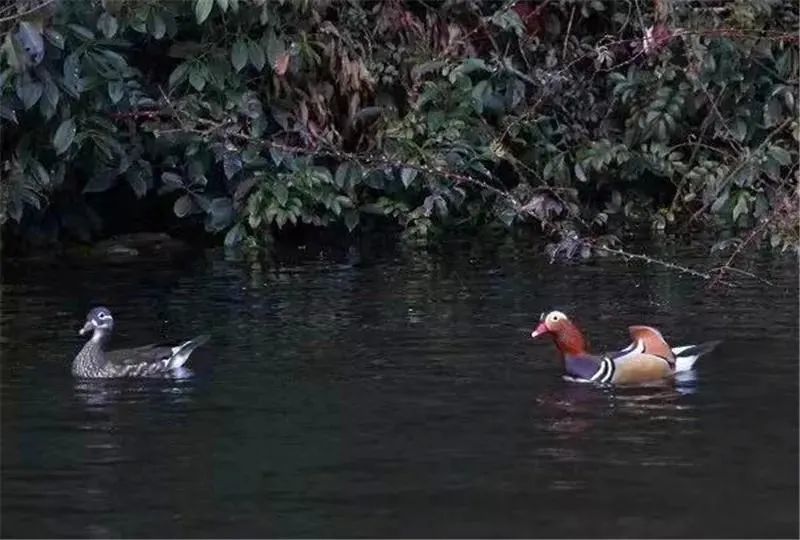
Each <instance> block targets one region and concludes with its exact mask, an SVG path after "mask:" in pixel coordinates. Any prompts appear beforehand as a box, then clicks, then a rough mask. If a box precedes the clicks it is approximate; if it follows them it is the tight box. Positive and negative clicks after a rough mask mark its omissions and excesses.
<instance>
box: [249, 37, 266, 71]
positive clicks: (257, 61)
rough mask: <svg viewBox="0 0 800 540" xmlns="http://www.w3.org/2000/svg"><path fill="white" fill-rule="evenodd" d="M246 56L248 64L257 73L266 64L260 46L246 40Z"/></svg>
mask: <svg viewBox="0 0 800 540" xmlns="http://www.w3.org/2000/svg"><path fill="white" fill-rule="evenodd" d="M247 56H248V58H249V59H250V64H251V65H252V66H253V67H254V68H256V69H257V70H258V71H261V70H262V69H264V65H265V64H266V62H267V59H266V57H265V56H264V49H262V48H261V45H259V44H258V43H256V42H255V41H252V40H248V42H247Z"/></svg>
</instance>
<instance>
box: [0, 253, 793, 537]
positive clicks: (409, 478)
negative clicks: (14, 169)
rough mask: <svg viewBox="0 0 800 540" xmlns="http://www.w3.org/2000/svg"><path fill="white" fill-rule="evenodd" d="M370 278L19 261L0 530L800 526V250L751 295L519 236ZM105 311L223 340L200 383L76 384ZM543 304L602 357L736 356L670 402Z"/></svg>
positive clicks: (718, 359)
mask: <svg viewBox="0 0 800 540" xmlns="http://www.w3.org/2000/svg"><path fill="white" fill-rule="evenodd" d="M665 250H666V251H665V253H667V255H669V256H674V257H676V258H677V260H679V261H680V262H683V263H685V264H705V263H706V262H707V261H706V260H705V257H706V253H707V251H706V248H705V247H702V246H701V247H692V248H681V249H677V250H675V251H669V249H668V248H665ZM354 261H356V259H355V258H353V257H347V256H344V255H339V254H336V253H325V252H317V251H314V250H308V251H306V252H303V251H299V252H296V253H291V254H289V255H287V256H283V257H282V258H281V260H280V261H278V262H277V263H276V264H275V265H266V266H261V267H259V266H258V265H252V264H250V263H247V262H243V261H231V260H226V259H225V258H224V257H223V255H222V254H221V253H219V252H216V251H210V252H207V253H205V254H201V255H200V256H197V257H196V258H193V259H191V260H189V261H185V262H183V263H177V264H175V263H169V264H167V263H165V262H164V261H150V262H148V261H142V262H137V263H135V264H126V265H111V264H97V263H95V264H93V265H88V264H86V263H85V262H79V261H72V260H69V259H63V258H62V259H57V260H56V259H45V260H40V261H11V260H10V261H6V263H5V265H4V277H3V281H4V283H3V287H2V292H3V298H2V300H3V301H2V323H3V328H2V330H3V338H2V339H3V341H2V352H3V355H2V535H3V536H5V537H9V536H27V537H30V536H37V537H51V536H67V537H118V536H126V537H130V536H135V537H153V536H157V537H172V536H194V537H198V536H202V537H247V536H249V537H253V536H255V537H263V536H304V537H319V536H325V537H330V536H338V537H342V536H357V537H364V536H369V537H372V536H389V537H399V536H402V537H409V536H461V537H465V536H466V537H471V536H483V537H486V536H525V537H543V536H544V537H556V536H581V537H601V536H602V537H617V536H625V537H627V536H631V537H654V536H657V537H672V536H689V537H704V536H716V537H720V536H722V537H742V536H759V537H775V536H786V537H792V536H794V537H796V536H797V534H798V515H797V508H798V463H797V455H798V410H797V403H798V306H797V293H798V290H797V267H796V264H793V263H794V261H792V260H791V257H787V258H786V259H783V260H782V259H771V258H770V257H768V256H759V257H756V258H755V259H754V260H753V261H752V262H753V264H754V268H755V269H756V271H757V272H758V273H759V274H760V275H762V276H763V277H766V278H768V279H770V280H772V281H773V282H774V283H775V286H773V287H767V286H764V285H761V284H759V283H757V282H750V283H747V284H745V285H744V286H742V287H740V288H738V289H736V290H735V291H732V292H730V291H726V290H724V289H715V290H711V291H708V290H706V289H705V284H704V283H701V282H699V281H697V280H695V279H692V278H687V277H681V276H679V275H677V274H675V273H674V272H671V271H667V270H664V269H661V268H658V267H645V268H642V267H638V266H626V265H625V264H624V263H621V262H619V261H614V260H603V261H598V262H595V263H591V264H570V265H549V264H547V263H546V262H545V261H543V260H541V257H540V256H537V255H536V254H535V252H534V251H531V250H530V249H528V248H526V247H520V246H516V247H515V246H513V245H501V246H500V247H499V248H497V249H483V250H481V249H477V248H471V247H469V246H458V247H453V248H450V249H448V250H447V253H442V254H423V253H404V252H388V253H381V254H377V255H374V256H373V255H367V254H364V256H363V257H361V258H360V260H357V261H356V262H357V264H353V262H354ZM98 303H102V304H105V305H108V306H109V307H111V308H112V310H113V311H114V314H115V319H116V321H117V331H116V334H115V343H114V345H115V346H117V347H119V346H134V345H139V344H144V343H147V342H149V341H154V340H160V339H164V338H173V339H180V338H188V337H191V336H193V335H195V334H199V333H203V332H208V333H210V334H211V335H212V341H211V342H210V343H209V344H208V345H206V346H205V347H203V348H201V349H199V350H198V351H197V352H196V353H195V355H194V356H193V357H192V361H191V363H190V364H191V367H192V369H193V375H192V376H191V377H188V378H184V379H181V380H177V381H152V380H151V381H105V382H80V381H78V382H76V381H74V380H73V379H72V377H71V376H70V374H69V364H70V361H71V359H72V357H73V356H74V354H75V352H76V351H77V350H78V349H79V347H80V346H81V340H80V338H79V337H78V336H77V335H76V334H77V329H78V328H79V327H80V325H81V324H82V321H83V317H84V315H85V312H86V311H87V310H88V308H89V307H90V306H91V305H95V304H98ZM549 308H558V309H561V310H563V311H566V312H567V313H570V314H571V315H573V318H574V319H576V320H577V321H578V322H579V323H580V324H581V325H582V326H583V328H584V330H585V331H586V332H587V334H588V335H589V336H590V342H591V343H593V344H594V345H595V347H594V348H596V349H598V350H599V349H603V348H604V347H613V346H615V345H616V346H622V345H624V344H625V337H626V330H625V328H626V326H627V325H628V324H632V323H646V324H651V325H654V326H657V327H659V328H660V329H662V331H663V332H664V334H665V335H666V336H667V338H668V339H670V340H671V341H673V342H674V343H675V344H682V343H692V342H697V341H702V340H709V339H723V340H724V344H723V345H722V346H721V347H720V349H719V350H718V351H717V352H716V353H715V354H713V355H712V356H709V357H707V358H704V359H702V360H701V362H700V363H699V367H698V370H697V373H696V375H695V377H694V378H693V379H690V380H685V381H682V382H681V383H680V384H678V385H674V386H667V387H662V388H644V389H643V388H639V389H620V390H608V389H605V390H604V389H599V388H594V387H589V386H584V385H576V384H570V383H566V382H564V381H562V380H561V379H560V373H559V366H558V363H557V361H556V356H555V351H554V350H553V348H552V346H551V345H549V344H547V343H542V344H536V343H533V342H531V341H530V340H529V339H528V334H529V332H530V330H531V328H532V326H533V325H534V324H535V322H536V319H537V317H538V314H539V313H540V312H541V311H542V310H545V309H549Z"/></svg>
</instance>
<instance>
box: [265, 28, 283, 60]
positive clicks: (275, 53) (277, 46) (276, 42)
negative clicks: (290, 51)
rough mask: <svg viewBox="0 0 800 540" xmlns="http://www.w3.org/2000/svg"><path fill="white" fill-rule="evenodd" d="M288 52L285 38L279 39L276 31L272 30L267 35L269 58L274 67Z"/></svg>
mask: <svg viewBox="0 0 800 540" xmlns="http://www.w3.org/2000/svg"><path fill="white" fill-rule="evenodd" d="M285 52H286V45H285V44H284V43H283V40H281V39H278V38H277V37H276V36H275V34H274V33H272V32H270V34H269V37H267V60H269V65H270V66H272V69H275V66H276V65H277V64H278V60H279V59H280V57H281V56H283V54H284V53H285Z"/></svg>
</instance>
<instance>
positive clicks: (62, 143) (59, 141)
mask: <svg viewBox="0 0 800 540" xmlns="http://www.w3.org/2000/svg"><path fill="white" fill-rule="evenodd" d="M76 131H77V129H76V127H75V122H74V121H73V120H72V118H69V119H67V120H64V121H63V122H61V125H60V126H58V129H57V130H56V133H55V135H54V136H53V147H54V148H55V149H56V155H59V156H60V155H61V154H63V153H64V152H66V151H67V148H69V146H70V145H71V144H72V141H73V140H74V139H75V133H76Z"/></svg>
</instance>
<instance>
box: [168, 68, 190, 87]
mask: <svg viewBox="0 0 800 540" xmlns="http://www.w3.org/2000/svg"><path fill="white" fill-rule="evenodd" d="M188 72H189V64H187V63H185V62H184V63H183V64H178V67H176V68H175V69H174V70H172V73H170V74H169V87H170V88H175V87H176V86H178V85H179V84H181V83H182V82H183V81H184V80H185V79H186V74H187V73H188Z"/></svg>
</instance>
